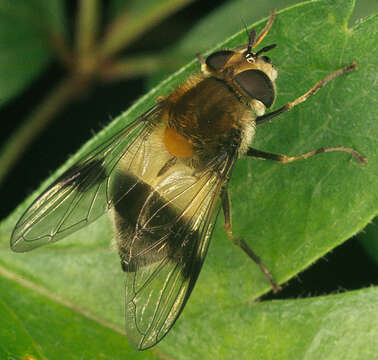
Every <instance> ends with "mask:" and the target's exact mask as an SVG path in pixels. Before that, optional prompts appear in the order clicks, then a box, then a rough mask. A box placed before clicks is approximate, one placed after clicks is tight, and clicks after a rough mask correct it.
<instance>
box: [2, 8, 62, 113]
mask: <svg viewBox="0 0 378 360" xmlns="http://www.w3.org/2000/svg"><path fill="white" fill-rule="evenodd" d="M63 5H64V4H63V2H62V0H50V1H45V0H18V1H13V0H0V107H1V106H3V105H4V104H5V103H6V102H7V101H9V100H10V99H12V98H13V97H15V96H17V95H18V94H19V93H20V92H22V91H23V90H24V89H25V88H26V87H27V86H28V85H30V83H31V82H32V81H33V80H34V79H35V78H36V77H37V76H38V75H39V74H40V73H41V72H42V71H43V70H44V69H45V67H46V65H47V63H48V62H49V61H50V59H51V57H52V56H53V51H54V50H53V46H52V41H53V39H57V38H59V37H64V19H63Z"/></svg>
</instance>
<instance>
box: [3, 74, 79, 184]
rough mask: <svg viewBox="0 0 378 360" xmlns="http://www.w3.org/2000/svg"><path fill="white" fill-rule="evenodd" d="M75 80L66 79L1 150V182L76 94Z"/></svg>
mask: <svg viewBox="0 0 378 360" xmlns="http://www.w3.org/2000/svg"><path fill="white" fill-rule="evenodd" d="M75 88H76V86H75V82H74V81H72V79H64V80H62V81H61V83H60V84H58V85H57V86H56V87H55V89H52V90H51V92H50V93H49V95H48V96H47V98H46V99H45V100H44V101H43V102H42V103H41V104H40V105H39V106H38V107H37V108H36V109H35V110H34V112H32V113H31V114H30V116H28V117H27V118H26V119H25V121H24V122H23V124H22V125H21V127H19V128H18V130H16V132H14V133H13V134H12V135H11V137H10V138H9V139H8V140H7V141H6V142H5V144H4V146H3V147H2V149H1V150H0V154H1V155H0V184H1V183H2V182H3V181H4V179H5V177H6V176H7V175H8V174H9V172H10V171H11V169H12V168H13V167H14V165H15V164H16V163H17V161H18V160H19V158H20V157H21V156H22V154H23V153H24V151H25V150H26V148H27V146H28V145H29V144H30V143H31V142H32V141H33V140H34V138H35V137H36V136H37V135H38V134H40V133H41V132H42V131H43V130H44V129H45V128H46V126H47V125H48V123H49V122H50V121H51V120H52V119H53V116H54V115H56V114H57V113H58V112H59V111H60V110H61V109H62V108H63V107H64V106H65V105H66V104H67V102H69V100H70V99H72V97H73V96H74V95H75V94H76V91H75Z"/></svg>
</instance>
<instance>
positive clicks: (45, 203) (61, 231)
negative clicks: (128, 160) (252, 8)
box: [10, 104, 160, 252]
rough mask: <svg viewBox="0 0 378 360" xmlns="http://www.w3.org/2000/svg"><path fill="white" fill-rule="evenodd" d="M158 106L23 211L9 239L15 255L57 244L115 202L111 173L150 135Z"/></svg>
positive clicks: (99, 149)
mask: <svg viewBox="0 0 378 360" xmlns="http://www.w3.org/2000/svg"><path fill="white" fill-rule="evenodd" d="M159 110H160V107H159V104H158V105H156V106H155V107H153V108H152V109H151V110H149V111H148V112H146V113H145V114H144V115H143V116H141V117H140V118H138V119H136V120H135V121H134V122H132V123H131V124H129V125H127V126H126V127H125V128H124V129H123V130H121V131H120V132H119V133H118V134H116V135H115V136H113V137H112V138H110V139H109V140H107V141H105V142H104V143H103V144H101V145H100V146H98V147H97V148H96V149H94V150H92V151H91V152H90V153H89V154H88V155H86V156H85V157H84V158H83V159H81V160H79V161H78V162H77V163H76V164H75V165H73V166H72V167H71V168H70V169H68V170H67V171H66V172H65V173H64V174H63V175H61V176H60V177H59V178H58V179H57V180H56V181H55V182H54V183H53V184H52V185H50V186H49V187H48V188H47V189H46V190H45V191H44V192H43V193H42V194H41V195H40V196H39V197H38V198H37V199H36V200H35V201H34V202H33V203H32V204H31V206H30V207H29V208H28V209H27V210H26V211H25V213H24V214H23V215H22V217H21V218H20V220H19V221H18V222H17V224H16V226H15V228H14V230H13V233H12V237H11V242H10V244H11V248H12V250H14V251H17V252H24V251H29V250H32V249H35V248H37V247H39V246H42V245H45V244H49V243H53V242H56V241H58V240H60V239H62V238H63V237H65V236H67V235H69V234H71V233H73V232H74V231H77V230H79V229H80V228H82V227H83V226H85V225H87V224H89V223H91V222H93V221H94V220H96V219H97V218H98V217H99V216H101V215H102V214H103V213H104V212H106V211H107V210H109V208H110V207H111V206H112V205H114V203H116V202H117V201H118V199H116V198H115V197H114V196H113V194H111V193H110V192H109V188H110V182H111V175H112V174H113V170H114V169H115V167H116V165H117V164H118V162H119V160H120V159H121V158H122V156H123V154H124V153H125V152H127V151H128V149H129V148H130V146H132V145H133V144H134V143H135V141H137V140H138V139H140V138H144V137H147V136H148V135H149V130H150V127H151V126H150V125H151V123H152V122H153V121H154V120H155V119H157V118H158V115H159Z"/></svg>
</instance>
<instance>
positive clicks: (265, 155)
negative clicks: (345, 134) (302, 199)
mask: <svg viewBox="0 0 378 360" xmlns="http://www.w3.org/2000/svg"><path fill="white" fill-rule="evenodd" d="M331 151H343V152H347V153H349V154H351V155H353V156H354V157H355V158H356V159H357V160H358V161H359V162H360V164H361V165H362V164H364V163H366V162H367V159H366V158H364V157H363V156H362V155H361V154H360V153H359V152H357V151H356V150H354V149H351V148H347V147H343V146H340V147H321V148H319V149H316V150H312V151H309V152H307V153H305V154H302V155H298V156H288V155H282V154H273V153H269V152H266V151H261V150H257V149H253V148H251V147H250V148H248V151H247V156H252V157H256V158H259V159H266V160H273V161H278V162H280V163H283V164H286V163H289V162H293V161H297V160H301V159H308V158H309V157H311V156H315V155H318V154H322V153H325V152H331Z"/></svg>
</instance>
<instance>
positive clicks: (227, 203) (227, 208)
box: [221, 189, 281, 292]
mask: <svg viewBox="0 0 378 360" xmlns="http://www.w3.org/2000/svg"><path fill="white" fill-rule="evenodd" d="M221 199H222V209H223V215H224V228H225V230H226V232H227V235H228V236H229V237H230V239H231V240H232V242H233V243H234V244H235V245H238V246H239V247H240V248H241V249H242V250H243V251H244V252H245V253H246V254H247V255H248V256H249V257H250V258H251V259H252V260H253V261H254V262H255V263H256V264H257V265H258V266H259V268H260V269H261V271H262V272H263V273H264V275H265V276H266V277H267V278H268V280H269V281H270V283H271V285H272V288H273V291H274V292H277V291H279V290H281V286H279V285H278V284H277V283H276V282H275V281H274V279H273V277H272V274H271V273H270V272H269V270H268V268H267V267H266V266H265V265H264V264H263V262H262V261H261V259H260V257H259V256H258V255H256V254H255V252H254V251H253V250H252V249H251V248H250V247H249V246H248V245H247V243H246V242H245V240H244V239H243V238H241V237H236V236H234V234H233V233H232V219H231V200H230V197H229V195H228V191H227V189H224V190H223V191H222V194H221Z"/></svg>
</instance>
